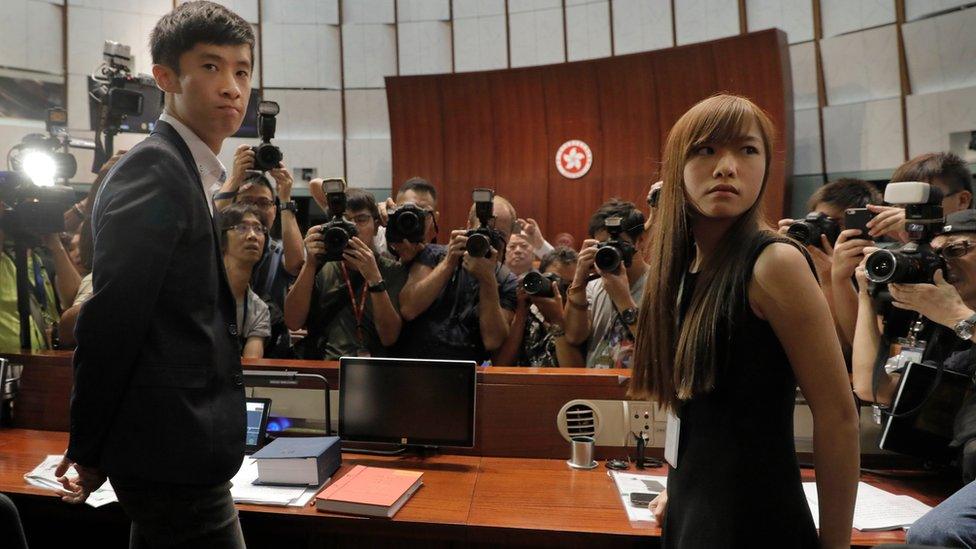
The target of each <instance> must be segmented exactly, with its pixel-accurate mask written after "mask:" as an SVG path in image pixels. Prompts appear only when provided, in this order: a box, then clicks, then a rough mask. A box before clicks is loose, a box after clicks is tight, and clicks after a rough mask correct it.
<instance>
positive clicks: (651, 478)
mask: <svg viewBox="0 0 976 549" xmlns="http://www.w3.org/2000/svg"><path fill="white" fill-rule="evenodd" d="M607 474H609V475H610V478H612V479H613V482H614V483H615V484H616V485H617V491H618V492H620V501H621V502H623V504H624V509H626V510H627V518H628V519H629V520H630V521H631V522H635V521H644V522H647V521H651V522H653V521H654V514H653V513H651V508H650V507H648V506H647V505H641V506H639V507H638V506H635V505H633V504H632V503H631V502H630V493H631V492H656V491H657V490H652V489H650V488H649V487H648V483H649V482H660V483H661V484H662V485H664V486H667V485H668V477H662V476H656V475H638V474H635V473H628V472H626V471H608V472H607Z"/></svg>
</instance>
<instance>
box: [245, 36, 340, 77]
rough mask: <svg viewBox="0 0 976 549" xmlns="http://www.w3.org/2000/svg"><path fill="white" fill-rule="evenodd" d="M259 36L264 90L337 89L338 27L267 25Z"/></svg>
mask: <svg viewBox="0 0 976 549" xmlns="http://www.w3.org/2000/svg"><path fill="white" fill-rule="evenodd" d="M262 36H263V37H264V44H263V47H262V50H261V51H262V55H263V57H264V86H265V87H272V88H329V89H338V88H339V87H340V84H341V79H340V74H339V28H338V27H336V26H333V25H283V24H276V23H267V24H265V25H264V28H263V32H262ZM296 44H301V45H302V48H301V50H297V49H296V47H295V45H296Z"/></svg>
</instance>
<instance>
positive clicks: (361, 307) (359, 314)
mask: <svg viewBox="0 0 976 549" xmlns="http://www.w3.org/2000/svg"><path fill="white" fill-rule="evenodd" d="M340 265H342V277H343V278H345V279H346V288H347V289H348V290H349V301H350V302H351V303H352V314H353V316H354V317H356V339H357V340H359V344H360V346H362V345H364V341H365V339H366V338H365V337H364V335H363V315H364V314H366V284H363V291H362V292H361V293H362V297H361V298H360V300H359V303H356V293H355V292H354V291H353V290H352V281H351V280H350V279H349V270H348V269H346V264H345V263H340Z"/></svg>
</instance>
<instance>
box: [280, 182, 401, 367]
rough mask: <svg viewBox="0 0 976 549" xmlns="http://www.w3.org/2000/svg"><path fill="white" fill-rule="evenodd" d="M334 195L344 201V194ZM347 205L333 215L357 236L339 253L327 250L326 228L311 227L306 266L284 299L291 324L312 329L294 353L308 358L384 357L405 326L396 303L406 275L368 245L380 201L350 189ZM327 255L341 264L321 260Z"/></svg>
mask: <svg viewBox="0 0 976 549" xmlns="http://www.w3.org/2000/svg"><path fill="white" fill-rule="evenodd" d="M336 194H338V195H339V201H340V203H341V202H343V200H342V194H343V193H342V191H341V190H340V191H337V192H336ZM344 207H345V210H346V211H345V212H344V214H343V213H341V212H339V211H338V210H337V209H335V208H332V209H331V210H332V211H330V214H331V215H333V216H342V215H345V219H349V220H351V221H352V222H353V223H354V224H355V231H356V233H357V234H356V235H355V236H351V237H349V238H348V244H347V245H346V246H345V247H344V248H343V249H342V250H341V252H340V251H339V250H329V249H328V247H327V244H326V240H325V236H324V235H323V232H322V229H323V227H325V225H316V226H314V227H312V228H310V229H309V230H308V233H306V236H305V248H306V250H307V259H306V261H305V265H303V266H302V270H301V272H300V273H299V274H298V279H297V280H296V281H295V284H294V285H293V286H292V287H291V289H290V290H289V291H288V296H287V297H286V298H285V323H286V324H287V326H288V327H289V328H290V329H292V330H298V329H300V328H302V327H307V328H308V336H307V337H306V338H305V339H304V340H303V341H302V342H300V343H299V344H298V345H296V349H295V350H296V352H297V354H298V355H299V356H300V357H301V358H304V359H307V360H312V359H316V360H319V359H321V360H337V359H338V358H339V357H342V356H356V355H359V356H386V355H387V354H388V353H387V348H388V347H390V346H392V345H393V344H394V343H395V342H396V340H397V337H398V336H399V335H400V329H401V327H402V321H401V319H400V314H399V313H398V312H397V309H396V306H397V303H396V302H397V296H398V295H399V293H400V289H401V288H402V287H403V283H404V280H405V271H404V270H403V267H401V266H400V265H399V264H397V263H396V262H394V261H392V260H390V259H386V258H384V257H382V256H379V255H378V254H377V253H376V252H375V251H373V250H372V249H371V248H370V247H369V246H368V245H367V244H366V243H367V242H372V241H373V236H374V235H375V232H376V227H377V225H378V224H379V218H380V216H379V210H378V209H377V207H376V200H375V199H374V198H373V195H371V194H369V193H368V192H365V191H363V190H360V189H346V191H345V200H344ZM326 254H333V257H334V258H336V259H337V260H334V261H323V260H324V259H326V257H325V256H326ZM340 254H341V255H340Z"/></svg>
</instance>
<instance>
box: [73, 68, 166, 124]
mask: <svg viewBox="0 0 976 549" xmlns="http://www.w3.org/2000/svg"><path fill="white" fill-rule="evenodd" d="M101 85H102V84H101V83H99V82H96V81H95V79H94V78H92V77H91V76H89V77H88V94H89V95H88V118H89V124H90V125H91V129H93V130H94V129H95V128H98V127H99V123H98V115H99V112H100V111H99V109H100V108H101V107H100V106H99V103H98V101H97V100H95V98H94V97H93V96H92V95H91V92H92V90H94V89H95V88H96V87H98V86H101ZM123 89H126V90H129V91H134V92H138V93H139V94H140V95H142V114H140V115H138V116H136V115H130V116H126V117H125V120H123V121H122V125H121V126H119V129H121V130H122V132H123V133H150V132H152V130H153V127H154V126H155V125H156V120H157V119H159V115H160V114H162V112H163V91H162V90H160V89H159V88H157V87H156V86H155V85H151V84H149V83H148V82H143V81H141V80H135V79H134V80H131V81H129V82H126V83H125V85H124V86H123Z"/></svg>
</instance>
